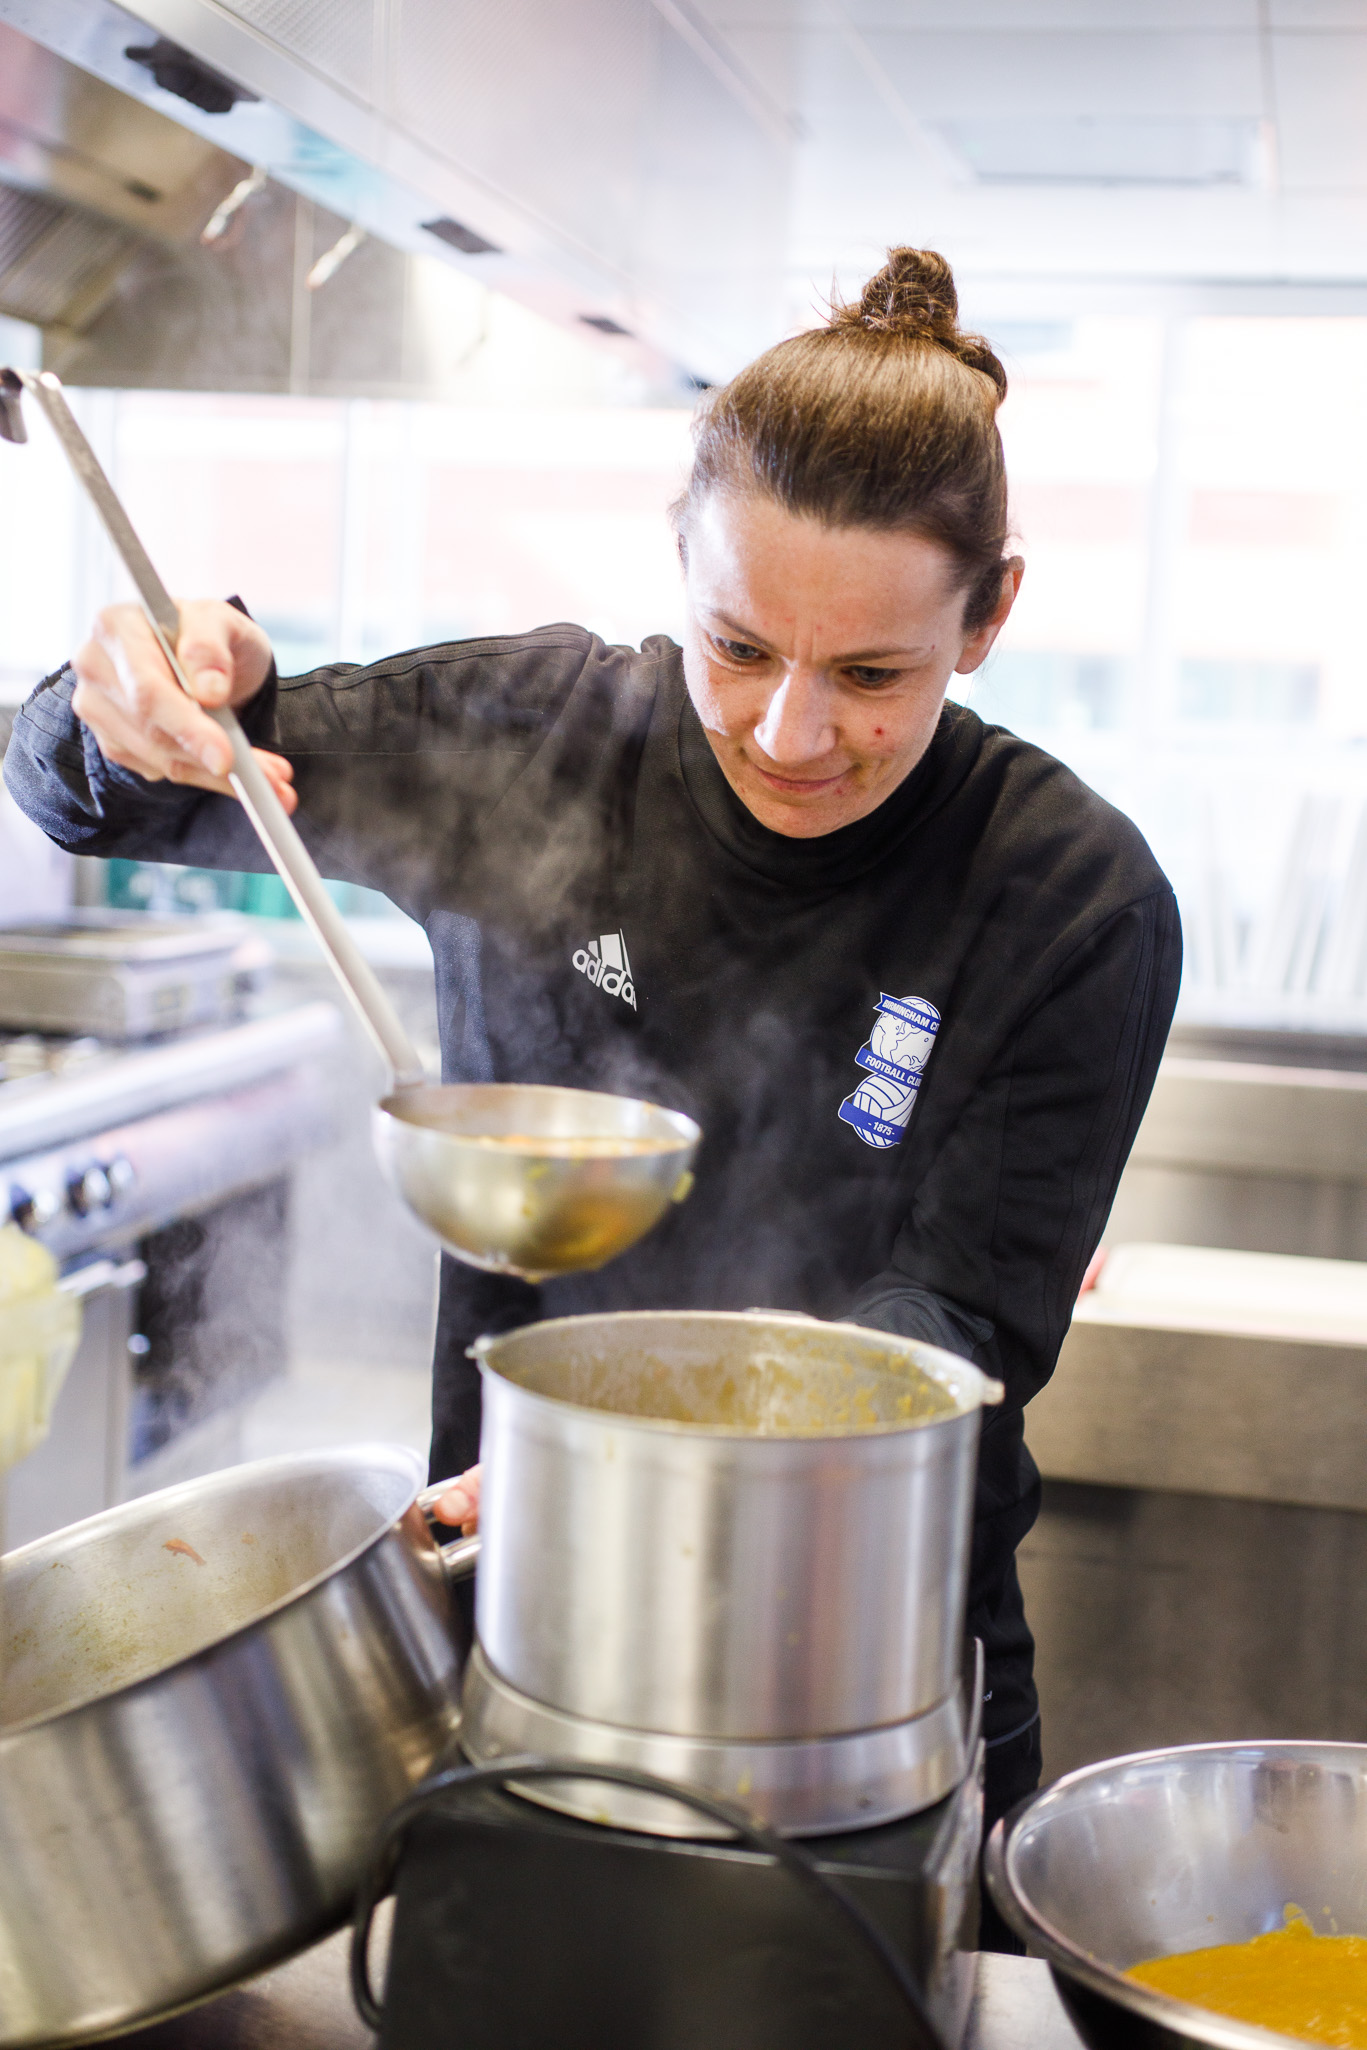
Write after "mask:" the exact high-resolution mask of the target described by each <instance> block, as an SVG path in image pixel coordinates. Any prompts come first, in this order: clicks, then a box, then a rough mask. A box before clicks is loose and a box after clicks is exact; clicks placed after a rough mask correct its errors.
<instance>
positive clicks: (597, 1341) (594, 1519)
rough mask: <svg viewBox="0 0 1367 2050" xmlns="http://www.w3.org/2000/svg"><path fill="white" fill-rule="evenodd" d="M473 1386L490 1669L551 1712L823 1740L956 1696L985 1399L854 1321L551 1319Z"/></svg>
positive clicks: (484, 1643)
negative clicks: (480, 1421)
mask: <svg viewBox="0 0 1367 2050" xmlns="http://www.w3.org/2000/svg"><path fill="white" fill-rule="evenodd" d="M474 1350H475V1354H476V1357H477V1358H478V1360H479V1363H480V1366H481V1368H482V1369H483V1376H484V1434H483V1441H482V1456H483V1460H484V1475H485V1478H484V1496H483V1502H482V1505H481V1517H480V1527H481V1536H482V1542H483V1549H482V1552H481V1556H480V1566H479V1578H478V1582H477V1597H476V1613H477V1619H478V1634H479V1640H480V1645H481V1647H482V1652H483V1656H484V1658H485V1659H486V1660H487V1662H488V1665H489V1666H490V1667H491V1668H492V1669H493V1672H494V1674H495V1675H496V1676H499V1677H501V1679H502V1680H503V1681H506V1682H507V1683H508V1684H509V1686H510V1687H511V1688H512V1689H514V1690H517V1692H518V1693H519V1694H521V1695H522V1696H526V1697H530V1698H531V1699H533V1700H534V1701H537V1702H541V1703H545V1704H549V1705H551V1706H553V1707H554V1708H556V1709H557V1710H559V1711H562V1712H565V1713H566V1714H568V1715H569V1716H573V1717H579V1718H584V1719H587V1720H589V1721H592V1722H597V1723H606V1724H612V1725H617V1726H619V1727H626V1728H629V1729H633V1730H649V1731H655V1732H663V1733H668V1734H671V1735H674V1736H681V1737H697V1738H707V1739H739V1740H746V1741H755V1740H760V1741H768V1740H790V1739H804V1740H805V1739H812V1738H828V1737H834V1736H838V1735H842V1734H844V1733H847V1732H852V1731H872V1730H875V1729H877V1728H878V1727H879V1726H881V1725H889V1724H902V1723H905V1722H907V1721H908V1720H909V1719H911V1718H913V1717H917V1716H921V1715H923V1714H925V1713H926V1712H928V1711H930V1710H932V1709H934V1708H935V1707H936V1706H937V1704H940V1703H943V1702H945V1701H946V1700H947V1699H948V1698H949V1697H950V1696H951V1695H953V1694H954V1693H955V1690H956V1686H957V1682H958V1677H959V1669H960V1660H961V1656H962V1640H963V1627H964V1607H965V1597H966V1591H967V1579H968V1550H969V1535H970V1527H971V1519H972V1510H973V1487H974V1478H975V1473H976V1458H977V1445H978V1427H979V1406H980V1404H981V1403H983V1402H984V1401H989V1402H990V1401H996V1400H997V1399H999V1396H1000V1393H1001V1390H1000V1387H999V1384H998V1383H996V1382H993V1381H989V1380H988V1379H987V1378H986V1377H985V1376H984V1375H982V1374H981V1373H979V1372H978V1370H977V1369H976V1368H975V1367H973V1366H971V1365H970V1364H969V1363H968V1362H967V1361H966V1360H961V1359H956V1358H955V1357H954V1356H953V1355H952V1354H950V1353H947V1352H941V1351H939V1350H938V1349H937V1348H935V1347H933V1346H927V1345H920V1344H917V1343H915V1342H913V1341H912V1340H909V1339H899V1338H892V1337H887V1336H884V1335H883V1334H882V1333H879V1332H876V1331H869V1330H866V1329H864V1328H862V1327H860V1326H857V1325H851V1324H824V1323H817V1322H816V1321H815V1320H813V1319H810V1318H804V1317H797V1316H783V1315H768V1314H761V1313H753V1312H751V1313H744V1314H734V1313H733V1314H725V1313H712V1312H703V1311H681V1312H673V1313H666V1312H659V1313H655V1312H649V1313H628V1314H619V1315H606V1316H593V1317H573V1318H560V1319H556V1320H554V1321H549V1322H546V1323H540V1324H533V1325H528V1326H526V1327H525V1328H523V1329H521V1330H518V1331H513V1332H509V1333H506V1334H504V1335H503V1336H501V1337H497V1338H485V1339H481V1340H479V1342H478V1344H477V1345H476V1347H475V1348H474Z"/></svg>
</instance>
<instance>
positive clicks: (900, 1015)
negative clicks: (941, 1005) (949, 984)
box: [840, 994, 940, 1147]
mask: <svg viewBox="0 0 1367 2050" xmlns="http://www.w3.org/2000/svg"><path fill="white" fill-rule="evenodd" d="M877 1008H878V1016H877V1018H876V1019H875V1020H874V1027H873V1031H872V1032H871V1033H870V1034H869V1037H868V1040H867V1042H866V1044H865V1045H863V1046H861V1047H860V1049H859V1051H858V1053H857V1054H856V1055H855V1060H856V1061H857V1062H858V1064H859V1066H860V1067H861V1068H866V1069H867V1070H868V1073H867V1075H866V1076H865V1079H864V1080H863V1081H862V1082H861V1083H860V1085H859V1087H858V1088H857V1089H856V1090H855V1091H854V1092H853V1094H852V1095H850V1096H847V1097H846V1098H845V1101H844V1102H843V1103H842V1104H841V1106H840V1116H841V1118H842V1119H843V1120H844V1122H845V1123H846V1124H847V1125H852V1126H853V1127H854V1129H855V1131H856V1132H857V1133H858V1135H859V1137H860V1138H861V1139H862V1140H863V1141H864V1144H865V1145H866V1146H880V1147H881V1146H898V1145H900V1144H901V1142H902V1139H903V1138H904V1136H905V1134H906V1129H907V1125H908V1123H909V1121H910V1118H911V1114H912V1112H913V1111H914V1110H915V1108H916V1097H917V1092H918V1091H919V1089H920V1087H921V1077H922V1075H923V1073H924V1072H925V1065H926V1062H927V1061H928V1060H929V1059H930V1050H931V1048H932V1047H933V1046H934V1044H935V1035H936V1033H937V1032H938V1031H939V1029H940V1013H939V1012H938V1011H937V1010H936V1008H935V1006H934V1004H928V1003H927V1002H926V1000H925V998H924V997H890V996H888V995H886V994H884V995H883V996H881V997H879V999H878V1007H877Z"/></svg>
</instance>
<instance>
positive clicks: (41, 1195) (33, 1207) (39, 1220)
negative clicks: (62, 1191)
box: [9, 1184, 62, 1232]
mask: <svg viewBox="0 0 1367 2050" xmlns="http://www.w3.org/2000/svg"><path fill="white" fill-rule="evenodd" d="M61 1208H62V1199H61V1197H60V1196H59V1195H58V1194H57V1192H56V1190H55V1189H21V1188H19V1187H18V1186H17V1184H16V1186H15V1187H13V1188H11V1190H10V1192H9V1214H10V1216H11V1217H12V1218H13V1219H14V1222H15V1223H16V1224H17V1225H18V1226H19V1229H20V1230H21V1231H27V1232H35V1231H42V1230H43V1228H44V1226H46V1225H49V1224H51V1222H52V1220H53V1218H54V1217H56V1216H58V1215H59V1214H60V1212H61Z"/></svg>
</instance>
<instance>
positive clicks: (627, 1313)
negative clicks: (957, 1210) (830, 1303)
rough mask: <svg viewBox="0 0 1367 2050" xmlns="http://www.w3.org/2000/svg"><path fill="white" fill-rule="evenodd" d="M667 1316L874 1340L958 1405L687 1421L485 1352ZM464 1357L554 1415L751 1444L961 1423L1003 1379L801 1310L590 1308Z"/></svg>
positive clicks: (1000, 1392)
mask: <svg viewBox="0 0 1367 2050" xmlns="http://www.w3.org/2000/svg"><path fill="white" fill-rule="evenodd" d="M662 1318H665V1319H668V1321H669V1322H670V1323H672V1324H683V1323H698V1324H703V1323H707V1324H716V1323H725V1324H750V1325H754V1324H767V1325H771V1326H772V1325H779V1326H781V1327H783V1328H785V1329H791V1330H795V1331H800V1332H803V1333H810V1331H811V1328H812V1326H813V1325H814V1324H816V1325H818V1326H819V1327H820V1328H821V1329H822V1330H825V1331H830V1332H834V1333H837V1334H839V1335H843V1336H848V1337H851V1338H856V1339H858V1340H859V1341H860V1342H861V1343H862V1344H866V1345H868V1344H876V1345H878V1346H880V1347H883V1348H885V1349H886V1350H889V1351H891V1352H894V1353H899V1354H901V1356H902V1357H903V1358H904V1359H907V1360H909V1361H910V1362H911V1364H912V1365H913V1366H915V1367H917V1368H918V1369H919V1370H920V1371H921V1372H922V1373H925V1374H927V1375H928V1377H929V1378H930V1379H931V1380H933V1381H935V1382H936V1383H937V1384H938V1385H939V1386H940V1387H941V1388H943V1389H944V1390H945V1392H946V1394H948V1395H950V1396H952V1397H953V1398H954V1401H955V1403H956V1405H957V1406H956V1408H955V1410H954V1411H953V1413H952V1415H949V1416H928V1417H903V1418H898V1419H896V1420H894V1421H893V1422H891V1423H876V1424H845V1425H832V1426H831V1428H830V1429H829V1430H821V1431H763V1432H760V1431H753V1430H750V1429H748V1428H747V1427H746V1426H745V1425H744V1424H690V1423H681V1422H680V1421H679V1420H678V1419H677V1418H674V1417H651V1416H637V1415H636V1414H635V1413H634V1412H632V1411H628V1410H618V1409H591V1408H590V1407H589V1406H588V1404H587V1403H583V1402H571V1401H570V1400H569V1399H568V1397H566V1396H563V1395H545V1394H543V1393H542V1392H541V1390H540V1389H537V1388H526V1387H524V1386H523V1385H522V1383H521V1382H520V1381H515V1380H514V1379H513V1378H512V1376H511V1375H509V1374H505V1373H503V1372H501V1371H500V1369H499V1367H498V1366H497V1364H496V1363H495V1362H494V1361H493V1360H491V1359H490V1358H489V1356H488V1355H489V1353H490V1352H491V1351H492V1350H493V1348H495V1347H496V1346H499V1345H504V1344H513V1343H515V1342H516V1341H517V1340H518V1339H525V1338H526V1337H527V1336H528V1334H529V1333H532V1332H535V1333H536V1334H537V1336H538V1337H540V1336H541V1335H542V1334H543V1333H546V1332H556V1331H563V1330H571V1331H574V1330H582V1328H583V1326H584V1325H585V1324H610V1325H622V1324H646V1323H656V1322H658V1321H659V1320H660V1319H662ZM466 1356H467V1358H469V1359H472V1360H474V1361H475V1363H476V1365H477V1366H478V1368H479V1370H480V1373H481V1374H488V1375H492V1376H493V1377H494V1378H495V1379H496V1380H497V1381H499V1382H500V1383H501V1384H502V1386H503V1387H505V1388H510V1389H512V1390H513V1391H514V1392H515V1393H516V1394H517V1395H518V1396H519V1397H521V1398H522V1399H523V1400H524V1401H526V1402H528V1403H530V1404H532V1405H533V1407H535V1408H541V1409H544V1410H546V1411H548V1412H550V1413H551V1414H552V1415H554V1414H555V1413H556V1412H562V1411H563V1412H568V1413H569V1415H571V1416H575V1417H604V1418H611V1419H613V1421H614V1422H615V1423H616V1424H618V1425H620V1426H621V1427H622V1428H623V1429H631V1430H641V1431H647V1432H651V1433H654V1434H656V1435H659V1436H662V1437H671V1438H681V1439H685V1440H692V1441H697V1440H700V1439H714V1438H718V1439H723V1440H725V1441H726V1442H727V1443H743V1444H756V1445H760V1444H763V1445H828V1444H842V1445H848V1444H851V1443H864V1442H866V1441H867V1440H869V1439H870V1438H880V1439H882V1438H898V1437H904V1436H907V1435H908V1434H910V1433H911V1432H913V1431H925V1430H929V1429H931V1428H932V1427H933V1426H935V1425H937V1424H939V1425H949V1424H956V1423H961V1422H962V1421H963V1420H964V1418H965V1417H971V1416H976V1415H977V1414H978V1412H979V1411H980V1410H982V1409H983V1408H984V1407H985V1406H990V1405H993V1404H995V1403H998V1402H1000V1401H1001V1400H1002V1398H1003V1396H1004V1394H1005V1392H1006V1391H1005V1389H1004V1387H1003V1385H1002V1383H1001V1382H1000V1381H995V1380H993V1378H992V1376H991V1375H990V1374H985V1373H984V1372H983V1370H982V1368H981V1367H975V1366H974V1364H973V1362H972V1360H966V1359H964V1358H963V1357H962V1356H961V1355H960V1354H959V1353H954V1352H950V1351H948V1350H947V1349H946V1347H944V1346H941V1345H929V1344H927V1343H925V1341H924V1340H922V1339H919V1338H904V1337H902V1336H901V1335H900V1333H897V1332H892V1331H877V1330H875V1329H874V1328H873V1327H872V1326H871V1325H868V1324H853V1323H850V1322H848V1321H842V1322H839V1323H836V1322H831V1321H827V1320H826V1319H824V1318H820V1317H809V1316H806V1315H805V1314H804V1313H803V1312H802V1311H801V1310H603V1311H590V1312H589V1313H587V1314H586V1315H582V1316H577V1317H541V1318H537V1319H535V1320H534V1321H533V1322H532V1323H530V1324H517V1325H514V1326H513V1328H512V1329H511V1330H509V1331H498V1332H486V1333H484V1334H483V1335H482V1336H481V1337H479V1338H477V1339H476V1340H475V1342H474V1344H473V1345H471V1346H469V1347H468V1348H467V1353H466ZM950 1375H952V1376H953V1377H954V1378H955V1379H956V1380H961V1379H962V1378H963V1377H964V1376H965V1375H967V1376H968V1377H969V1382H968V1390H967V1391H964V1390H962V1389H959V1388H955V1387H953V1386H951V1385H950V1382H949V1380H948V1378H947V1376H950Z"/></svg>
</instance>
